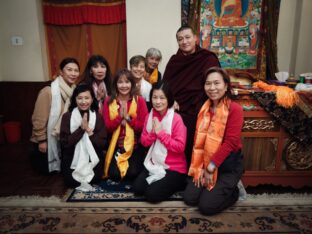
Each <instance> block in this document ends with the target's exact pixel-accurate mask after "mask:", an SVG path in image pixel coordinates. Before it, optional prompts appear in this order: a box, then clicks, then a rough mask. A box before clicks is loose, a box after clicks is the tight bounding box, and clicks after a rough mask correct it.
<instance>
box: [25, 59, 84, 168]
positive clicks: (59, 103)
mask: <svg viewBox="0 0 312 234" xmlns="http://www.w3.org/2000/svg"><path fill="white" fill-rule="evenodd" d="M78 77H79V63H78V61H77V60H76V59H74V58H65V59H63V60H62V62H61V63H60V75H59V76H58V77H57V78H56V79H55V80H54V81H53V82H52V83H51V85H50V86H46V87H44V88H43V89H42V90H41V91H40V92H39V95H38V97H37V101H36V104H35V108H34V112H33V115H32V125H33V128H32V135H31V138H30V141H31V142H32V143H33V144H32V149H31V152H30V159H31V164H32V166H33V168H34V169H35V170H36V171H38V172H40V173H43V174H49V173H51V172H54V171H57V172H58V171H60V170H61V159H60V158H61V157H60V147H59V133H60V126H61V120H62V116H63V113H65V112H66V111H67V109H68V107H69V104H70V97H71V96H72V93H73V90H74V88H75V82H76V81H77V79H78Z"/></svg>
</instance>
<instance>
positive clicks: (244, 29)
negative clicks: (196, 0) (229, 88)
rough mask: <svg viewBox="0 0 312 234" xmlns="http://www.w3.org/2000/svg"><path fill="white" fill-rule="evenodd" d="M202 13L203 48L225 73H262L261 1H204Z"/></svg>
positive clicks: (201, 39) (201, 36)
mask: <svg viewBox="0 0 312 234" xmlns="http://www.w3.org/2000/svg"><path fill="white" fill-rule="evenodd" d="M200 11H201V12H200V33H199V36H200V45H201V47H203V48H206V49H208V50H211V51H213V52H215V53H216V54H217V55H218V58H219V60H220V63H221V66H222V67H223V68H225V69H230V70H231V69H235V70H236V69H242V70H247V71H251V70H259V66H261V63H262V62H261V54H262V53H261V47H262V43H261V38H260V32H261V30H262V28H261V15H262V14H261V13H262V0H203V1H201V8H200ZM259 63H260V64H259Z"/></svg>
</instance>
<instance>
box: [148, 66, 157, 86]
mask: <svg viewBox="0 0 312 234" xmlns="http://www.w3.org/2000/svg"><path fill="white" fill-rule="evenodd" d="M157 81H158V69H157V68H155V69H154V71H153V72H152V74H151V76H150V78H149V82H150V83H151V84H154V83H156V82H157Z"/></svg>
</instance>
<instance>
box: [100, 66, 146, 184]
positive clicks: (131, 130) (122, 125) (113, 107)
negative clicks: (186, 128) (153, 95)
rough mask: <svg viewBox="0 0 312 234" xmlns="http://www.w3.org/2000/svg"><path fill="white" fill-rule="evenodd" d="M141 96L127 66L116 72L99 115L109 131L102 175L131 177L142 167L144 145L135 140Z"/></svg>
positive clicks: (142, 113) (140, 120) (142, 110)
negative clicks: (101, 115) (109, 136)
mask: <svg viewBox="0 0 312 234" xmlns="http://www.w3.org/2000/svg"><path fill="white" fill-rule="evenodd" d="M147 113H148V112H147V107H146V103H145V101H144V98H143V97H141V96H137V95H136V85H135V82H134V78H133V77H132V74H131V72H130V71H129V70H127V69H122V70H120V71H118V72H117V74H116V76H115V78H114V80H113V84H112V95H111V96H110V97H107V98H106V99H105V101H104V107H103V118H104V122H105V126H106V128H107V131H108V132H109V133H111V134H112V136H111V140H110V144H109V148H108V151H107V154H106V158H105V163H104V178H109V179H112V180H114V181H117V182H118V181H120V180H121V179H129V180H133V179H134V178H135V177H136V176H137V175H138V174H139V173H140V172H141V170H142V169H143V160H144V156H145V154H146V152H145V149H144V148H143V147H142V145H141V144H140V142H139V136H140V135H141V132H142V128H143V124H144V119H145V116H146V115H147Z"/></svg>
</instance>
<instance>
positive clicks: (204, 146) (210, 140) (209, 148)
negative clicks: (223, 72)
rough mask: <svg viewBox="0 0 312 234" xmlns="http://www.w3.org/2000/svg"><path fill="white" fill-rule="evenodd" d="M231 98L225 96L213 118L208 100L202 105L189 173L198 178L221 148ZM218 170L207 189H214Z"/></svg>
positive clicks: (195, 178)
mask: <svg viewBox="0 0 312 234" xmlns="http://www.w3.org/2000/svg"><path fill="white" fill-rule="evenodd" d="M230 104H231V100H230V99H228V98H226V97H225V98H224V99H223V100H222V101H220V102H219V104H218V105H217V107H216V109H215V114H214V115H213V117H212V118H211V116H210V113H209V108H210V106H211V105H212V103H211V101H210V100H207V101H206V102H205V103H204V105H203V106H202V107H201V109H200V111H199V113H198V116H197V122H196V131H195V137H194V146H193V153H192V161H191V166H190V169H189V173H188V174H189V175H190V176H192V177H193V178H194V180H198V179H199V178H200V175H201V174H202V173H203V172H204V170H206V168H207V166H208V164H209V163H210V160H211V158H212V156H213V155H214V153H215V152H217V150H218V149H219V147H220V145H221V144H222V141H223V136H224V130H225V126H226V122H227V118H228V115H229V108H230ZM217 175H218V170H217V169H216V170H215V172H214V175H213V183H211V184H208V186H207V189H208V190H212V189H213V187H214V186H215V184H216V181H217Z"/></svg>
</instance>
